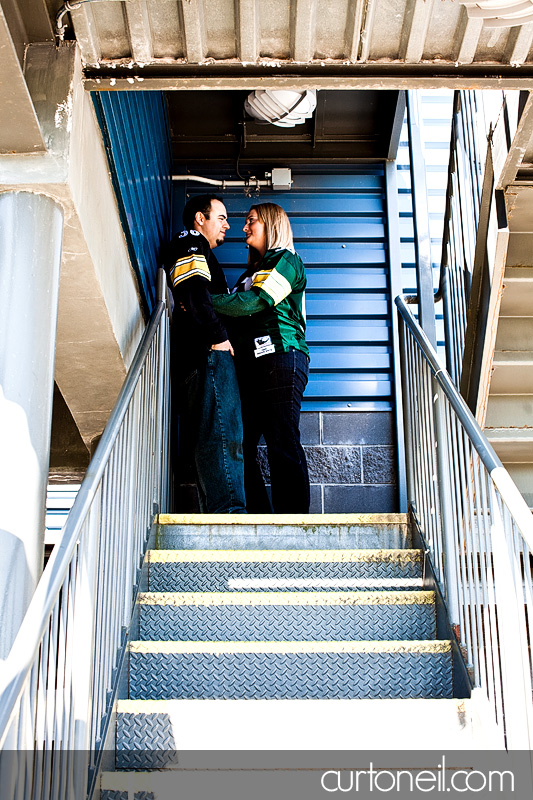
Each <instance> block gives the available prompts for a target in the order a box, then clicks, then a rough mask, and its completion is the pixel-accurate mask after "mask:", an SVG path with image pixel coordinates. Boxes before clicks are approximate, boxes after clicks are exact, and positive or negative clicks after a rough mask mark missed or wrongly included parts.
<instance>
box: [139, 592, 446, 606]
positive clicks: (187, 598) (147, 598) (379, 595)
mask: <svg viewBox="0 0 533 800" xmlns="http://www.w3.org/2000/svg"><path fill="white" fill-rule="evenodd" d="M137 600H138V603H139V605H141V606H142V605H159V606H236V605H238V606H242V605H245V606H274V605H278V606H279V605H297V606H306V605H309V606H324V605H328V606H338V605H435V592H434V591H432V590H419V591H398V592H395V591H366V592H365V591H360V592H357V591H356V592H335V591H324V592H238V591H233V592H140V593H139V594H138V596H137Z"/></svg>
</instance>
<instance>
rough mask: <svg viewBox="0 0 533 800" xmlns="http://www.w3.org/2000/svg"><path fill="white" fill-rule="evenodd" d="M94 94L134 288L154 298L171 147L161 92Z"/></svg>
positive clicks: (147, 300) (167, 214)
mask: <svg viewBox="0 0 533 800" xmlns="http://www.w3.org/2000/svg"><path fill="white" fill-rule="evenodd" d="M93 99H94V103H95V107H96V110H97V114H98V117H99V121H100V126H101V129H102V134H103V137H104V142H105V145H106V149H107V154H108V159H109V165H110V169H111V174H112V177H113V180H114V183H115V188H116V193H117V201H118V203H119V208H120V211H121V216H122V223H123V226H124V232H125V235H126V239H127V241H128V246H129V250H130V257H131V259H132V262H133V266H134V269H135V272H136V274H137V279H138V282H139V291H140V294H141V297H142V298H143V301H144V305H145V308H146V310H147V311H148V312H149V311H150V310H151V309H152V306H153V303H154V300H155V282H156V274H157V268H158V263H159V261H158V259H159V251H160V249H161V246H162V245H163V244H164V243H165V241H167V239H168V236H169V233H170V219H171V204H172V179H171V175H172V153H171V146H170V137H169V130H168V119H167V112H166V105H165V100H164V96H163V94H162V93H159V92H102V93H94V94H93Z"/></svg>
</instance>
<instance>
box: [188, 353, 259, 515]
mask: <svg viewBox="0 0 533 800" xmlns="http://www.w3.org/2000/svg"><path fill="white" fill-rule="evenodd" d="M184 389H185V397H186V402H187V409H188V416H187V420H188V422H187V423H186V424H191V425H192V426H193V427H194V430H193V436H194V461H195V466H196V473H197V478H198V493H199V495H200V510H201V511H202V512H204V513H208V514H245V513H246V501H245V495H244V462H243V447H242V417H241V404H240V397H239V386H238V383H237V377H236V374H235V366H234V362H233V356H232V355H231V353H230V352H229V351H227V350H209V352H208V354H207V357H206V361H205V364H203V365H202V366H201V367H200V368H198V369H197V370H195V371H194V372H193V373H192V374H191V375H189V376H188V377H187V379H186V380H185V382H184Z"/></svg>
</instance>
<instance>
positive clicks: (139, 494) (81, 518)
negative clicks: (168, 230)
mask: <svg viewBox="0 0 533 800" xmlns="http://www.w3.org/2000/svg"><path fill="white" fill-rule="evenodd" d="M166 291H167V290H166V279H165V275H164V272H163V271H162V270H160V273H159V275H158V302H157V305H156V308H155V309H154V311H153V313H152V316H151V319H150V322H149V324H148V326H147V328H146V330H145V332H144V334H143V336H142V339H141V342H140V344H139V346H138V349H137V352H136V355H135V357H134V360H133V362H132V364H131V367H130V369H129V371H128V375H127V377H126V380H125V382H124V385H123V386H122V389H121V391H120V394H119V397H118V399H117V402H116V404H115V407H114V409H113V411H112V413H111V416H110V418H109V421H108V423H107V425H106V428H105V430H104V433H103V434H102V437H101V440H100V442H99V444H98V447H97V449H96V451H95V454H94V457H93V459H92V460H91V463H90V465H89V467H88V470H87V473H86V475H85V478H84V480H83V482H82V484H81V487H80V490H79V492H78V495H77V497H76V500H75V502H74V504H73V506H72V509H71V511H70V513H69V516H68V519H67V522H66V524H65V527H64V529H63V532H62V534H61V538H60V540H59V542H58V543H57V544H56V546H55V547H54V550H53V552H52V555H51V557H50V559H49V561H48V564H47V566H46V568H45V570H44V572H43V575H42V577H41V579H40V581H39V583H38V585H37V588H36V590H35V594H34V596H33V598H32V600H31V602H30V606H29V608H28V611H27V613H26V615H25V617H24V620H23V622H22V624H21V627H20V630H19V632H18V634H17V637H16V639H15V642H14V643H13V647H12V649H11V651H10V653H9V655H8V658H7V659H6V661H5V662H4V665H3V669H2V676H1V686H0V747H1V748H2V749H3V750H25V751H33V750H35V751H36V752H37V751H39V752H41V754H42V753H43V752H44V753H45V754H48V755H50V753H52V752H55V753H56V756H55V759H56V762H57V758H58V756H57V754H58V753H59V752H61V751H62V750H63V751H65V752H69V751H84V752H85V753H86V755H87V764H86V772H85V778H87V781H88V783H87V786H88V785H89V783H90V780H91V778H93V779H94V775H95V767H96V763H97V761H98V758H99V757H100V756H101V750H102V747H103V734H104V729H105V724H106V721H107V722H108V721H109V712H110V708H109V707H108V705H109V697H110V693H112V692H113V691H114V690H115V689H116V685H115V684H116V681H117V680H118V666H119V662H120V657H121V653H122V651H123V649H124V644H125V631H126V629H127V627H128V625H129V621H130V618H131V611H132V608H133V600H134V596H135V591H136V583H137V580H138V573H139V569H140V566H141V563H142V557H143V555H144V551H145V549H146V543H147V538H148V533H149V530H150V527H151V523H152V520H153V517H154V514H155V513H157V512H158V511H161V510H162V509H164V508H165V507H166V503H167V496H168V447H169V443H168V430H169V375H168V346H169V337H168V310H167V300H166V297H167V294H166ZM106 559H107V561H106ZM104 573H105V574H104ZM110 581H111V582H112V584H113V587H112V588H113V592H111V591H110V585H109V582H110ZM108 590H109V591H108ZM77 601H78V602H77ZM104 630H105V633H106V636H107V638H105V636H104V634H103V633H102V631H104ZM104 639H105V641H104ZM56 675H60V676H61V681H59V679H58V685H59V684H62V685H61V690H62V692H61V696H59V694H60V689H58V688H57V687H56V686H55V681H56ZM60 712H61V713H60ZM26 769H27V765H26ZM32 769H33V770H34V771H35V770H36V769H37V770H38V767H36V764H35V763H34V764H33V768H32ZM43 769H44V767H43ZM78 771H79V770H78ZM79 777H80V776H78V779H79ZM63 778H64V779H65V780H67V778H66V777H65V776H63ZM27 779H28V776H27V774H23V775H18V776H16V777H15V779H14V780H27ZM57 779H58V778H57V776H56V780H57ZM71 779H72V776H70V777H69V778H68V780H71ZM81 779H82V780H83V778H81ZM31 780H32V783H31V784H30V785H31V786H32V787H33V788H32V789H31V791H30V790H29V789H28V788H27V787H26V789H25V791H28V792H29V794H28V795H26V794H24V796H25V797H26V796H37V794H36V792H37V788H36V787H38V786H39V785H41V787H42V780H44V778H43V775H40V776H36V774H35V773H34V774H33V778H31ZM83 791H85V789H84V788H83V787H82V792H81V793H80V797H81V796H84V795H83ZM88 791H89V790H88V789H87V791H86V792H85V793H87V792H88ZM31 792H33V793H34V794H32V793H31ZM17 796H18V795H17ZM21 796H22V794H21ZM39 796H40V795H39ZM43 796H48V795H46V794H45V795H43ZM76 796H78V795H76Z"/></svg>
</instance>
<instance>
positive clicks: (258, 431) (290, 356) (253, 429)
mask: <svg viewBox="0 0 533 800" xmlns="http://www.w3.org/2000/svg"><path fill="white" fill-rule="evenodd" d="M237 372H238V377H239V386H240V389H241V402H242V415H243V426H244V441H243V444H244V482H245V489H246V507H247V509H248V513H257V514H259V513H272V509H274V512H275V513H277V514H297V513H301V514H307V513H308V512H309V474H308V471H307V460H306V458H305V453H304V449H303V447H302V445H301V443H300V427H299V426H300V408H301V404H302V395H303V393H304V389H305V387H306V385H307V379H308V375H309V359H308V358H307V356H306V355H305V353H302V352H301V351H300V350H295V349H291V350H289V352H288V353H272V354H269V355H265V356H261V357H260V358H256V359H254V361H253V362H252V361H250V360H246V361H244V360H243V361H242V362H237ZM261 435H263V436H264V439H265V443H266V446H267V454H268V463H269V466H270V485H271V489H272V505H271V504H270V500H269V498H268V494H267V491H266V488H265V483H264V481H263V478H262V475H261V470H260V468H259V465H258V464H257V445H258V443H259V440H260V438H261Z"/></svg>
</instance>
